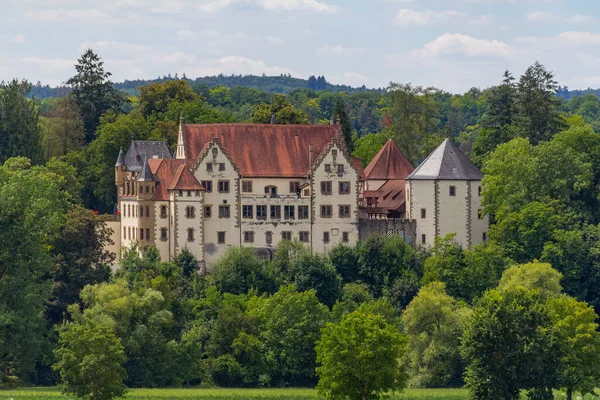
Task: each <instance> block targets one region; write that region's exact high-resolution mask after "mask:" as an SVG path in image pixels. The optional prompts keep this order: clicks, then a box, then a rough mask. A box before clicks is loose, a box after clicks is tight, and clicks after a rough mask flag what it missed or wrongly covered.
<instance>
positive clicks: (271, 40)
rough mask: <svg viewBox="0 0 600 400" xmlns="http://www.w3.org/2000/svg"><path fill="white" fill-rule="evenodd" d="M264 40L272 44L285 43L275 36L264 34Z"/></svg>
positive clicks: (279, 44)
mask: <svg viewBox="0 0 600 400" xmlns="http://www.w3.org/2000/svg"><path fill="white" fill-rule="evenodd" d="M265 40H266V41H267V42H268V43H269V44H272V45H273V46H281V45H282V44H284V43H285V40H283V39H282V38H280V37H277V36H265Z"/></svg>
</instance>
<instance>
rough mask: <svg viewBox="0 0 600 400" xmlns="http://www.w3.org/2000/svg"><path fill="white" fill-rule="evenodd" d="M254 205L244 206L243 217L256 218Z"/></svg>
mask: <svg viewBox="0 0 600 400" xmlns="http://www.w3.org/2000/svg"><path fill="white" fill-rule="evenodd" d="M253 211H254V207H253V206H242V218H254V215H253V214H254V212H253Z"/></svg>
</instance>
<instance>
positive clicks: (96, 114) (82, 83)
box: [66, 49, 123, 143]
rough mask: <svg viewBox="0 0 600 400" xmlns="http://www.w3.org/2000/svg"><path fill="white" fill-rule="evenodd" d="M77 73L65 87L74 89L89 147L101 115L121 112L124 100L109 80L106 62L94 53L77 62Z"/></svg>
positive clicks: (90, 51) (87, 52)
mask: <svg viewBox="0 0 600 400" xmlns="http://www.w3.org/2000/svg"><path fill="white" fill-rule="evenodd" d="M75 70H76V71H77V74H76V75H75V76H73V77H72V78H70V79H69V80H68V81H67V82H66V83H67V85H69V86H71V87H72V88H73V96H74V97H75V100H77V104H78V105H79V111H80V112H81V118H82V119H83V125H84V126H85V133H86V135H85V139H86V143H89V142H91V141H92V139H93V138H94V132H95V131H96V127H97V126H98V124H99V123H100V117H101V116H102V114H104V113H105V112H107V111H115V112H118V111H119V110H120V108H121V105H122V104H123V97H122V96H121V95H120V94H119V93H118V92H117V90H116V89H114V87H113V84H112V82H111V81H110V80H109V78H110V76H111V73H110V72H107V71H105V70H104V62H103V61H101V59H100V57H99V56H98V55H97V54H96V53H94V52H93V51H92V49H87V50H86V51H85V53H83V55H82V56H81V58H79V59H78V60H77V64H75Z"/></svg>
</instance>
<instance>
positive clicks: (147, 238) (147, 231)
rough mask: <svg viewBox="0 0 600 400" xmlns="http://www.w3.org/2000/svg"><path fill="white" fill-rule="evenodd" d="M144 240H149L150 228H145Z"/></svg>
mask: <svg viewBox="0 0 600 400" xmlns="http://www.w3.org/2000/svg"><path fill="white" fill-rule="evenodd" d="M146 240H150V229H146Z"/></svg>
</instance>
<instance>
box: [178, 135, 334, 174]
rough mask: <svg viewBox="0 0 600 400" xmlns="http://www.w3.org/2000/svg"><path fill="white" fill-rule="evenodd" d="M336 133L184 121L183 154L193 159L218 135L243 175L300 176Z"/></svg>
mask: <svg viewBox="0 0 600 400" xmlns="http://www.w3.org/2000/svg"><path fill="white" fill-rule="evenodd" d="M337 134H338V126H331V125H264V124H210V125H196V124H184V125H183V136H184V142H185V151H186V157H187V159H188V160H190V159H191V160H196V159H197V158H198V156H199V155H200V154H201V152H202V149H203V148H204V147H205V146H206V145H207V144H208V143H209V142H210V141H212V139H213V138H217V139H218V140H219V142H220V144H221V146H222V147H223V148H224V149H225V151H226V152H227V154H228V156H229V157H230V158H231V160H232V162H233V163H234V164H235V165H236V167H237V168H238V169H239V171H240V174H241V175H242V176H244V177H282V178H285V177H303V176H305V175H306V173H307V171H309V170H310V167H311V165H310V146H311V145H312V149H313V156H312V160H313V162H315V161H316V160H317V157H318V155H319V154H320V153H321V151H322V150H323V149H324V147H325V146H326V145H327V144H328V143H330V142H331V140H332V139H333V138H334V137H335V136H336V135H337Z"/></svg>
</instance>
